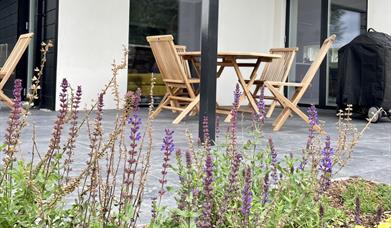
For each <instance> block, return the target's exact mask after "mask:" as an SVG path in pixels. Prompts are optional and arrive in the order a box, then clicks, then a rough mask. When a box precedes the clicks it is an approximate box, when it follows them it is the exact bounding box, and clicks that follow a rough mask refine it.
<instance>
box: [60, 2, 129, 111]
mask: <svg viewBox="0 0 391 228" xmlns="http://www.w3.org/2000/svg"><path fill="white" fill-rule="evenodd" d="M128 34H129V0H115V1H110V0H63V1H59V25H58V55H57V90H56V91H57V97H58V93H59V91H60V89H59V85H60V83H61V80H62V79H63V78H64V77H65V78H67V79H68V81H69V82H70V83H71V85H72V86H73V87H76V85H81V86H82V89H83V97H82V101H83V106H82V107H84V104H89V103H91V100H92V99H94V100H96V98H97V95H98V93H99V92H100V91H101V89H102V88H103V87H104V85H105V84H107V83H108V82H109V80H110V78H111V64H112V63H113V60H114V59H116V61H117V62H120V60H121V59H122V56H123V55H122V49H123V45H126V46H127V45H128ZM118 82H119V85H120V94H121V96H124V94H125V93H126V88H127V69H126V70H124V71H122V72H121V73H120V74H119V75H118ZM104 103H105V109H112V108H115V104H114V101H113V99H112V96H111V94H110V92H109V93H107V94H106V96H105V99H104ZM58 108H59V102H58V100H57V102H56V109H58Z"/></svg>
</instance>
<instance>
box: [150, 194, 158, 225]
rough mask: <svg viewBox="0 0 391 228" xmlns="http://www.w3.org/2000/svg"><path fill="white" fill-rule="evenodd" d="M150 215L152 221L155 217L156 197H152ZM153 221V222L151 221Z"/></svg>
mask: <svg viewBox="0 0 391 228" xmlns="http://www.w3.org/2000/svg"><path fill="white" fill-rule="evenodd" d="M151 217H152V219H151V220H152V221H154V220H155V219H156V218H157V205H156V197H154V198H153V199H152V209H151ZM152 223H153V222H152Z"/></svg>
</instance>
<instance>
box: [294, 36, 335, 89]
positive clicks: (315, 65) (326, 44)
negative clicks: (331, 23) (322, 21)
mask: <svg viewBox="0 0 391 228" xmlns="http://www.w3.org/2000/svg"><path fill="white" fill-rule="evenodd" d="M336 37H337V36H336V35H334V34H333V35H331V36H329V37H328V38H327V39H325V40H324V41H323V44H322V46H321V47H320V50H319V53H318V56H316V58H315V60H314V61H313V62H312V64H311V66H310V68H308V71H307V73H306V74H305V75H304V78H303V80H302V81H301V82H302V83H303V84H304V85H303V88H304V90H305V89H306V88H307V87H308V86H309V85H310V83H311V81H312V79H313V78H314V77H315V74H316V72H317V71H318V69H319V67H320V65H321V64H322V62H323V59H324V58H325V57H326V55H327V52H328V51H329V49H330V48H331V45H333V43H334V42H335V39H336Z"/></svg>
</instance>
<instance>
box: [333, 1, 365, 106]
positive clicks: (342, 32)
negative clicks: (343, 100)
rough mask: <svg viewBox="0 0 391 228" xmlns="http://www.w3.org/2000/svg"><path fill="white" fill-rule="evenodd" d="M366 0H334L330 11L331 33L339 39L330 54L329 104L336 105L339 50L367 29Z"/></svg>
mask: <svg viewBox="0 0 391 228" xmlns="http://www.w3.org/2000/svg"><path fill="white" fill-rule="evenodd" d="M365 10H366V3H365V0H357V1H355V2H347V1H346V0H333V1H332V2H331V6H330V12H329V34H336V35H337V40H336V42H335V43H334V44H333V46H332V48H331V50H330V51H329V55H328V75H327V104H328V105H335V99H336V89H337V72H338V50H339V48H341V47H342V46H344V45H345V44H347V43H349V42H350V41H352V40H353V39H354V38H355V37H356V36H358V35H360V33H362V32H363V31H365V29H366V28H365V27H366V12H365Z"/></svg>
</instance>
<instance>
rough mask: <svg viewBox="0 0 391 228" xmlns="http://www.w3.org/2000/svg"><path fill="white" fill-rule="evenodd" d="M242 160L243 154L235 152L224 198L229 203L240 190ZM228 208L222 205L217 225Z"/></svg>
mask: <svg viewBox="0 0 391 228" xmlns="http://www.w3.org/2000/svg"><path fill="white" fill-rule="evenodd" d="M234 152H235V151H234ZM241 161H242V155H241V154H240V153H239V152H235V153H234V156H233V158H232V159H231V168H230V173H229V177H228V180H229V182H228V187H227V190H226V191H225V192H224V197H223V198H224V199H226V202H227V205H229V204H230V203H231V202H232V201H233V200H234V197H235V195H236V193H237V192H238V190H239V186H238V185H239V183H238V173H239V168H240V163H241ZM227 209H228V208H227V207H220V210H219V215H220V216H219V219H218V221H217V225H220V224H221V223H222V222H223V221H222V219H223V216H224V214H225V212H226V210H227Z"/></svg>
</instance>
